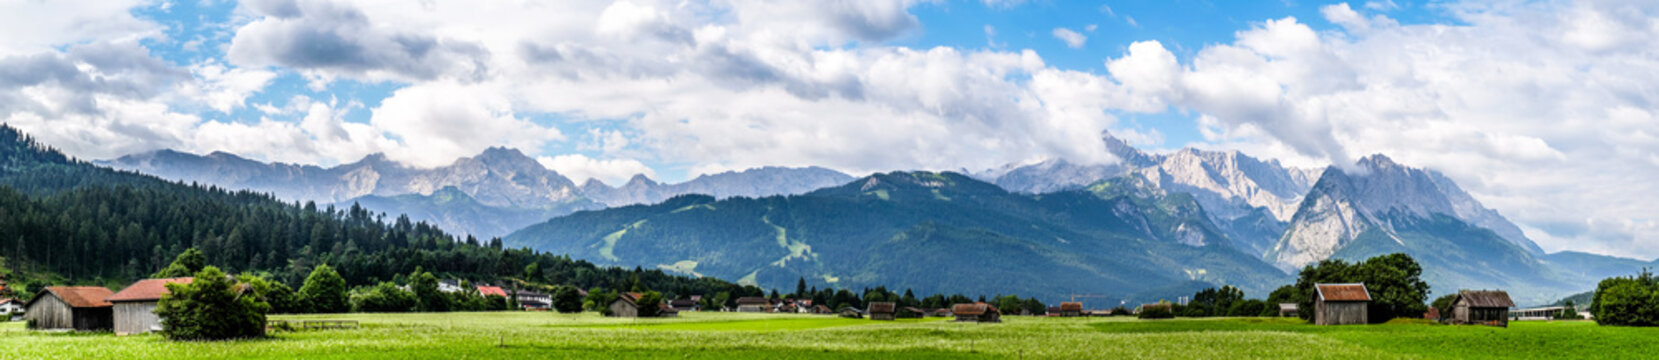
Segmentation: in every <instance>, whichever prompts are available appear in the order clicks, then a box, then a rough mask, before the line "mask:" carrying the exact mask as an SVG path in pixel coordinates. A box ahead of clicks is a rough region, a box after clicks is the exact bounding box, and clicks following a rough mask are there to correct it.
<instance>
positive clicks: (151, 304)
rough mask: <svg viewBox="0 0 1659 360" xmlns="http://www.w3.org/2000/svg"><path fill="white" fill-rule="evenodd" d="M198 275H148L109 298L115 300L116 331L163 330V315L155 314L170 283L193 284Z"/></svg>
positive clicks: (125, 333)
mask: <svg viewBox="0 0 1659 360" xmlns="http://www.w3.org/2000/svg"><path fill="white" fill-rule="evenodd" d="M195 280H196V278H189V277H181V278H171V279H144V280H139V281H138V282H135V283H133V284H132V285H129V286H127V288H125V289H121V291H120V292H117V293H115V295H111V296H110V297H109V298H108V299H106V300H105V301H109V303H110V304H114V310H115V311H114V314H115V317H114V319H115V334H116V335H129V334H140V333H146V332H150V331H157V330H161V317H160V316H158V315H156V314H155V310H156V305H157V304H159V303H160V302H161V296H162V295H167V284H171V283H177V284H189V283H191V282H193V281H195Z"/></svg>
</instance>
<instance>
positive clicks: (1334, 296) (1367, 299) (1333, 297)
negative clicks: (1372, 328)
mask: <svg viewBox="0 0 1659 360" xmlns="http://www.w3.org/2000/svg"><path fill="white" fill-rule="evenodd" d="M1313 287H1314V294H1313V296H1314V298H1313V323H1314V324H1315V325H1350V324H1365V323H1368V322H1370V319H1369V314H1368V312H1369V311H1370V304H1371V292H1370V291H1369V290H1366V289H1365V284H1316V285H1314V286H1313Z"/></svg>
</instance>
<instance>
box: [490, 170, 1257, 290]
mask: <svg viewBox="0 0 1659 360" xmlns="http://www.w3.org/2000/svg"><path fill="white" fill-rule="evenodd" d="M1109 188H1110V186H1106V187H1092V189H1093V190H1096V191H1066V192H1058V193H1050V194H1044V195H1020V194H1012V193H1009V192H1007V191H1004V190H1003V189H1002V188H1000V187H997V186H996V185H992V184H989V183H985V182H981V181H978V180H974V179H972V178H969V177H967V176H963V175H959V174H955V173H931V172H896V173H888V174H876V175H873V176H870V177H866V178H862V179H859V180H857V181H854V182H852V183H849V184H846V185H842V186H837V187H830V188H825V189H821V190H818V191H814V192H811V193H807V194H804V195H796V196H786V197H784V196H776V197H766V198H759V199H754V198H741V197H739V198H730V199H725V200H719V201H716V200H715V199H714V198H711V197H707V196H696V195H688V196H680V197H676V198H673V199H670V200H668V201H666V202H663V203H660V204H656V205H635V206H627V207H620V208H612V209H607V210H599V211H584V212H577V213H575V214H572V215H568V216H564V217H560V218H556V219H552V220H550V221H548V222H545V223H542V224H537V225H534V226H531V227H529V228H526V229H524V230H520V231H518V232H515V233H513V234H512V235H509V236H508V237H507V238H506V239H505V242H506V244H507V245H508V246H515V247H516V246H528V247H531V248H534V249H538V250H542V251H549V252H555V253H569V254H571V256H572V257H574V258H581V259H587V260H590V261H595V262H597V263H600V264H614V265H624V266H644V267H654V268H660V269H665V270H672V271H680V272H682V273H687V274H696V275H703V276H714V277H720V278H729V279H741V280H740V282H746V283H755V284H758V285H760V286H762V287H777V288H786V287H789V286H792V285H794V284H795V282H796V280H797V279H798V278H805V279H807V281H808V282H809V284H811V285H815V286H820V287H823V286H833V287H840V288H852V289H858V288H860V287H867V286H877V285H886V286H888V287H892V288H912V289H915V290H916V291H918V292H920V293H934V292H942V291H948V292H963V293H968V294H977V293H983V294H985V295H993V294H997V293H1008V292H1017V293H1018V294H1019V295H1022V296H1038V297H1042V298H1043V299H1045V300H1049V301H1058V300H1060V299H1062V298H1064V297H1065V296H1066V295H1067V294H1072V293H1094V294H1109V295H1111V296H1114V297H1118V298H1121V299H1148V298H1151V300H1156V297H1169V298H1173V296H1174V295H1177V294H1178V295H1186V294H1190V291H1187V289H1184V288H1183V289H1181V290H1180V291H1181V292H1176V291H1175V290H1168V292H1169V294H1164V293H1162V292H1160V291H1159V290H1161V289H1165V290H1167V289H1171V288H1170V285H1171V284H1179V283H1183V282H1186V281H1189V280H1198V281H1203V282H1209V283H1226V284H1233V285H1236V286H1239V287H1241V288H1244V289H1246V291H1247V292H1249V293H1251V294H1260V295H1262V296H1265V295H1266V291H1267V290H1268V289H1271V288H1273V287H1276V286H1278V285H1282V284H1285V283H1288V282H1289V277H1288V276H1287V275H1285V274H1284V273H1283V272H1281V271H1279V270H1277V269H1275V268H1273V267H1272V266H1270V265H1268V264H1266V263H1263V262H1262V261H1260V260H1259V259H1257V258H1256V257H1254V256H1249V255H1246V254H1244V253H1241V252H1239V251H1237V250H1235V249H1234V248H1232V247H1230V246H1228V245H1227V242H1226V241H1225V238H1224V237H1221V236H1220V235H1217V234H1219V232H1217V231H1216V230H1215V229H1214V226H1213V225H1208V224H1207V223H1204V222H1202V221H1201V220H1199V219H1203V216H1202V209H1200V208H1199V207H1198V205H1197V204H1196V203H1195V202H1193V201H1192V200H1191V198H1190V197H1185V196H1170V197H1164V198H1149V197H1140V196H1136V194H1133V193H1119V192H1114V191H1109V190H1107V189H1109ZM1149 291H1151V292H1150V293H1149ZM1183 292H1184V293H1183Z"/></svg>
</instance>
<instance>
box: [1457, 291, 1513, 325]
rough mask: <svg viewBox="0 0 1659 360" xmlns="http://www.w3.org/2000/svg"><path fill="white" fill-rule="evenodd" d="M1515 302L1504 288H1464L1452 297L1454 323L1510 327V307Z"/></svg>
mask: <svg viewBox="0 0 1659 360" xmlns="http://www.w3.org/2000/svg"><path fill="white" fill-rule="evenodd" d="M1512 307H1515V302H1514V301H1510V300H1509V293H1507V292H1503V291H1502V290H1481V291H1472V290H1463V291H1458V292H1457V297H1456V298H1454V299H1452V323H1453V324H1476V325H1491V326H1501V327H1509V308H1512Z"/></svg>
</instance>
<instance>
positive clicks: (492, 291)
mask: <svg viewBox="0 0 1659 360" xmlns="http://www.w3.org/2000/svg"><path fill="white" fill-rule="evenodd" d="M490 295H495V296H500V297H507V290H502V289H501V287H500V286H479V287H478V296H486V297H487V296H490Z"/></svg>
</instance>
